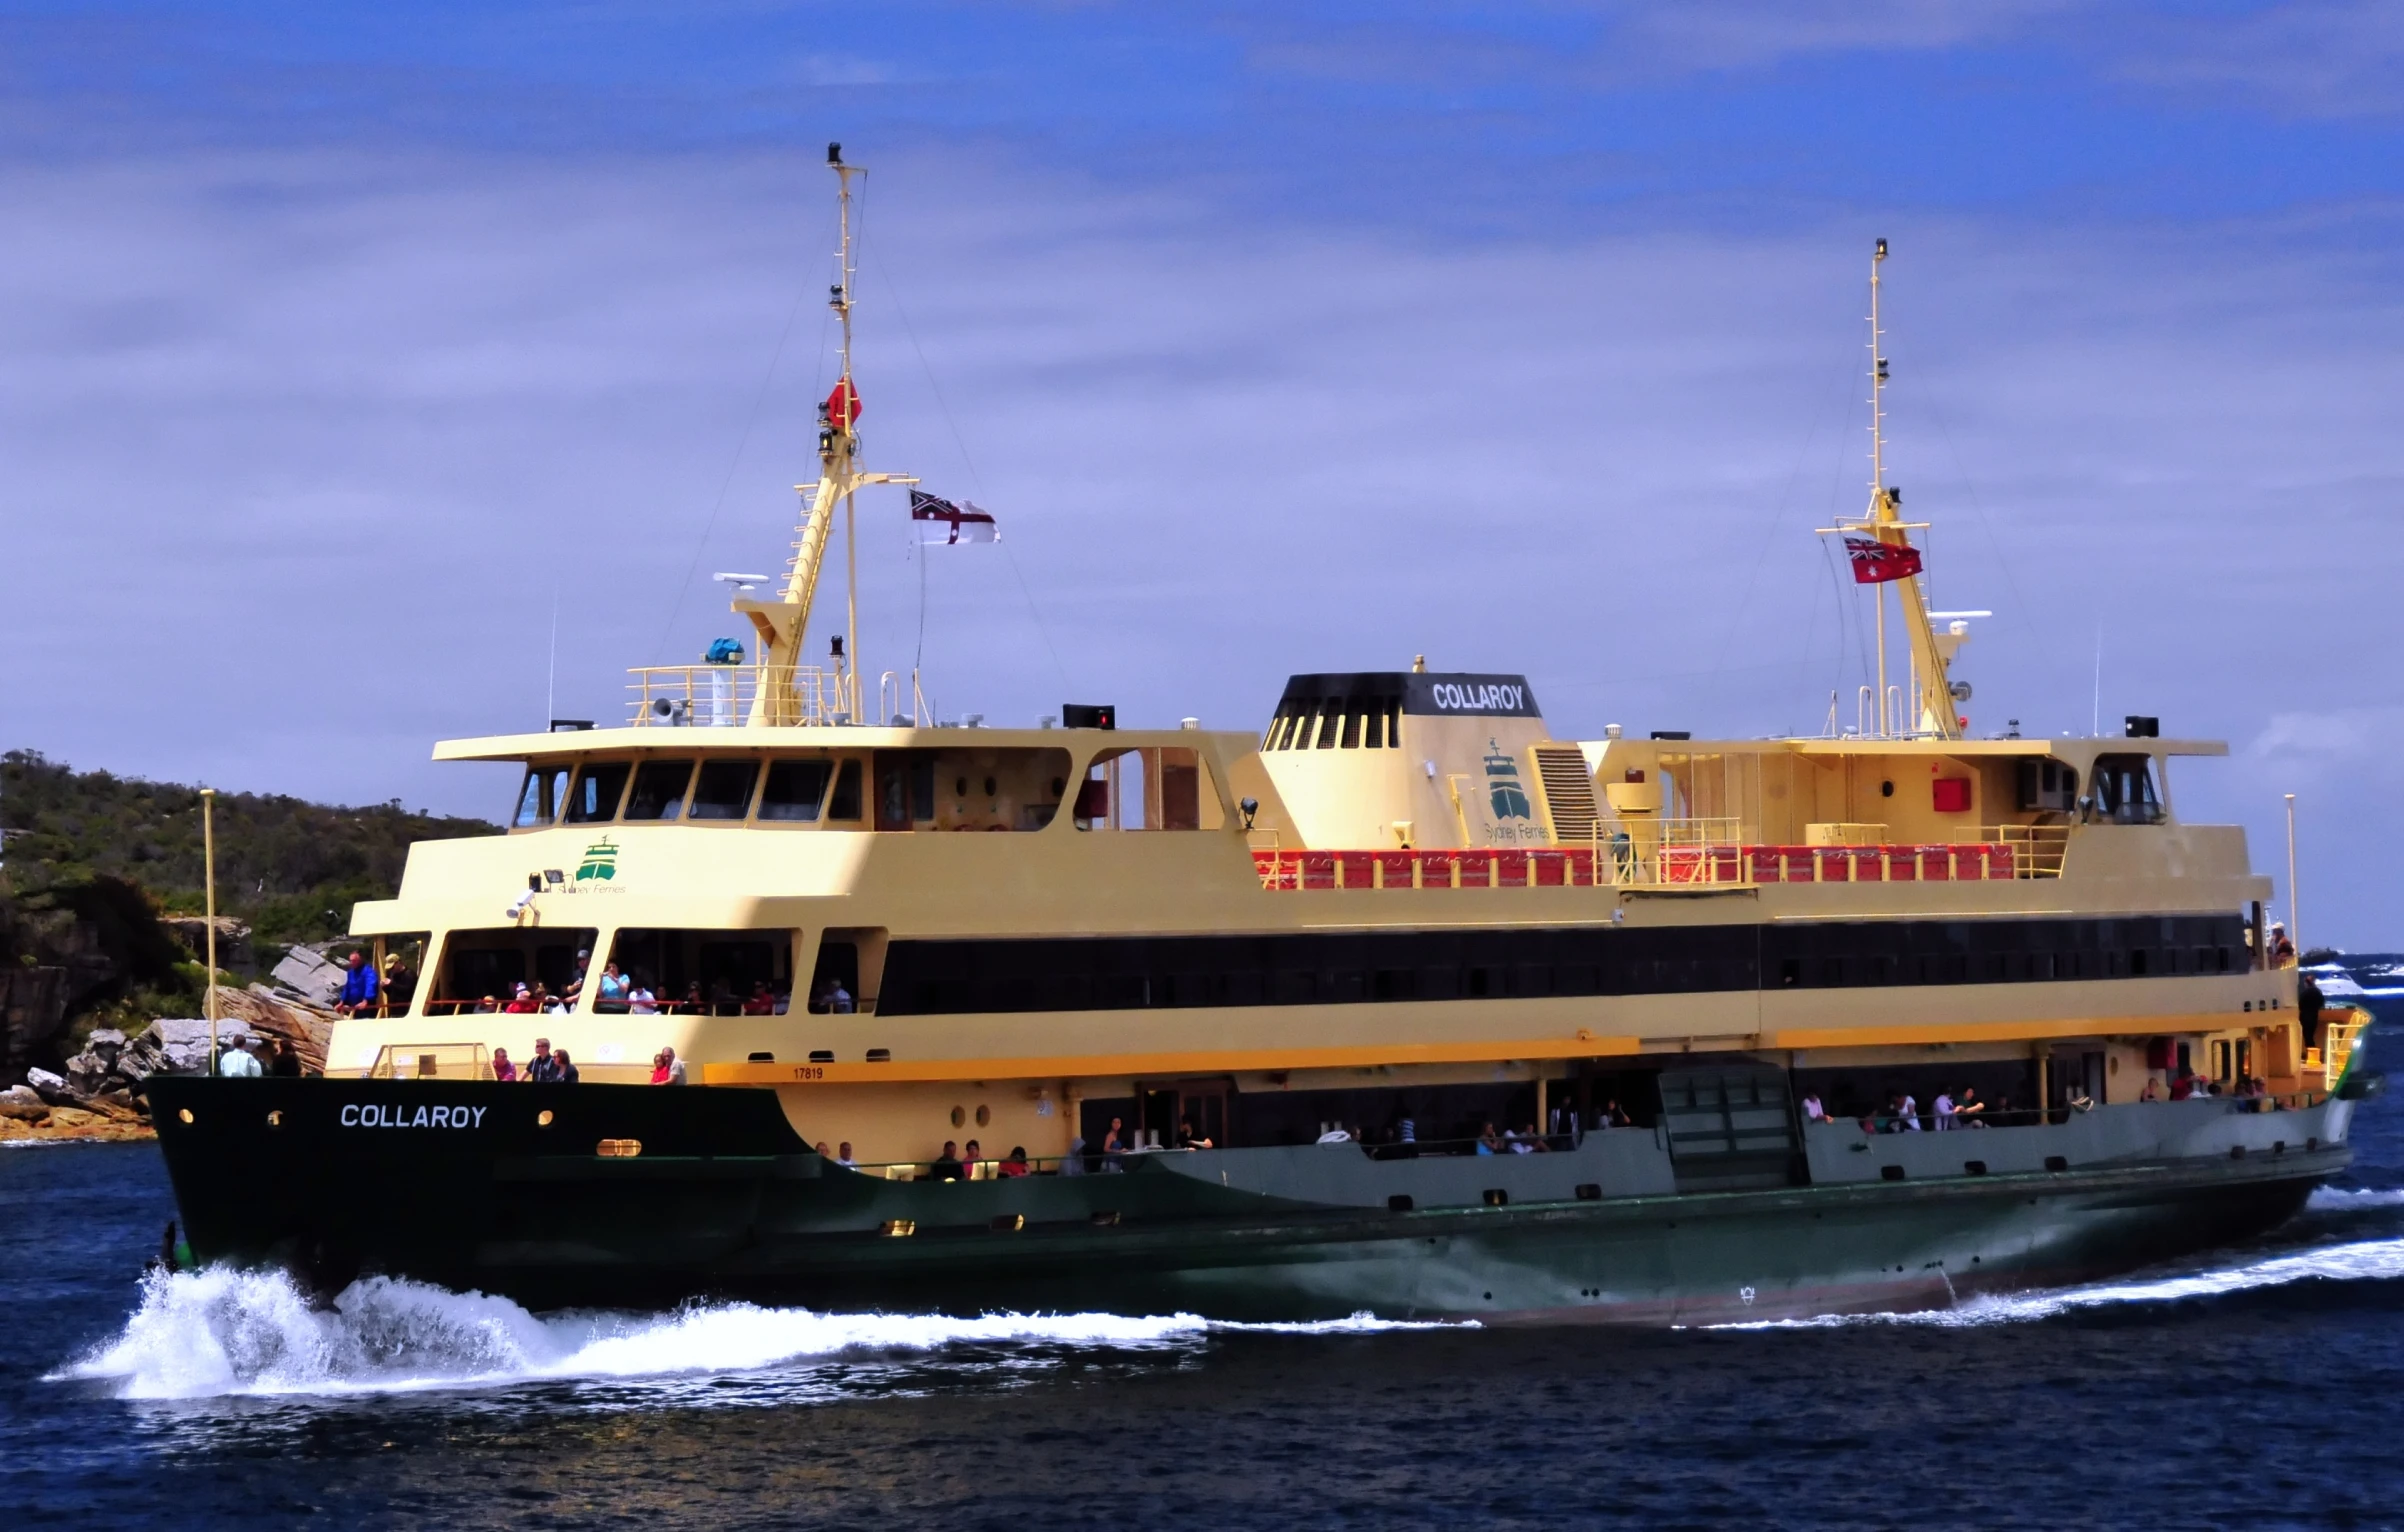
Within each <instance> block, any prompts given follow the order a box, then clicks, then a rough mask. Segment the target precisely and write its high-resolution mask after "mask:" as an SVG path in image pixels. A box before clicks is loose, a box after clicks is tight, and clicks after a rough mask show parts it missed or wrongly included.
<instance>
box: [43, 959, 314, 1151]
mask: <svg viewBox="0 0 2404 1532" xmlns="http://www.w3.org/2000/svg"><path fill="white" fill-rule="evenodd" d="M333 1029H334V1024H333V1017H332V1016H331V1015H329V1014H328V1013H326V1012H324V1011H322V1010H319V1009H318V1008H317V1007H315V1006H313V1005H310V1004H309V1003H307V1002H306V1001H303V1000H300V999H298V998H296V996H295V995H294V994H293V992H291V991H289V990H286V991H281V992H279V991H277V990H272V989H269V988H268V987H267V986H265V985H263V984H253V985H250V986H249V987H248V988H245V989H236V988H234V987H232V986H231V985H219V986H218V987H217V1039H218V1041H219V1043H220V1044H222V1043H224V1042H226V1041H228V1040H234V1041H247V1040H250V1039H254V1038H259V1039H265V1040H267V1041H269V1042H279V1041H280V1042H288V1043H290V1044H292V1047H293V1051H294V1052H296V1053H298V1054H299V1055H300V1059H301V1067H302V1069H303V1070H304V1071H305V1072H307V1073H309V1074H322V1073H324V1072H325V1062H326V1041H327V1039H328V1038H329V1037H330V1036H331V1035H332V1033H333ZM66 1064H67V1067H66V1072H65V1073H64V1074H60V1073H57V1072H56V1071H53V1070H48V1069H38V1068H37V1069H29V1070H26V1071H25V1078H24V1083H22V1084H19V1085H12V1086H10V1087H9V1088H8V1089H6V1090H0V1143H12V1142H28V1141H30V1142H60V1143H70V1142H87V1143H122V1142H128V1141H133V1140H140V1139H147V1138H154V1137H156V1136H157V1134H156V1132H155V1131H154V1130H153V1128H152V1127H151V1123H150V1110H149V1105H148V1102H147V1101H146V1100H145V1098H144V1092H143V1087H144V1085H145V1084H146V1083H147V1082H148V1081H149V1080H150V1078H151V1077H152V1076H153V1075H161V1074H168V1075H195V1074H205V1073H207V1072H208V1069H209V1066H210V1058H209V1023H208V1022H207V1020H206V1019H204V1018H201V1017H191V1016H178V1017H162V1018H160V1019H159V1020H157V1021H154V1022H152V1023H151V1024H150V1025H149V1026H147V1027H145V1028H143V1029H142V1031H141V1032H140V1033H138V1034H136V1035H135V1036H133V1037H130V1038H129V1037H127V1036H126V1035H125V1034H124V1033H123V1032H121V1031H118V1030H116V1029H114V1028H109V1027H103V1028H100V1029H99V1030H97V1031H95V1032H93V1033H92V1035H91V1036H90V1037H89V1038H88V1039H86V1040H85V1043H84V1049H83V1051H82V1052H81V1053H78V1054H76V1055H75V1056H74V1057H73V1058H71V1059H68V1060H67V1061H66Z"/></svg>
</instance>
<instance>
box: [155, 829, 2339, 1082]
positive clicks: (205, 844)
mask: <svg viewBox="0 0 2404 1532" xmlns="http://www.w3.org/2000/svg"><path fill="white" fill-rule="evenodd" d="M2294 801H2295V800H2294V799H2292V798H2291V799H2289V800H2288V802H2289V803H2290V804H2293V803H2294ZM216 806H217V789H215V788H213V787H204V788H202V789H201V790H200V862H201V880H202V882H203V884H204V885H205V886H206V887H207V889H208V893H207V896H206V898H207V908H208V916H209V918H208V936H207V952H208V956H207V959H206V962H207V964H208V976H207V978H206V979H205V980H204V981H203V983H204V986H205V987H204V988H203V989H202V990H201V995H202V1002H201V1014H202V1015H204V1016H206V1017H208V1019H209V1073H211V1074H215V1073H216V1072H217V816H216ZM2292 881H2293V879H2292V875H2291V878H2290V883H2291V885H2292ZM2290 902H2291V903H2292V899H2291V901H2290Z"/></svg>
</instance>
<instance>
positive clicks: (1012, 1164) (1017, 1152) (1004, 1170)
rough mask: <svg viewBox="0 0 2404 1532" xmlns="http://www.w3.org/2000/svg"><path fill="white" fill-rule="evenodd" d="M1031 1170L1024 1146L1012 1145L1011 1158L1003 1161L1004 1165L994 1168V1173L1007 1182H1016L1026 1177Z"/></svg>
mask: <svg viewBox="0 0 2404 1532" xmlns="http://www.w3.org/2000/svg"><path fill="white" fill-rule="evenodd" d="M1030 1168H1031V1167H1030V1166H1029V1165H1028V1164H1027V1151H1026V1149H1025V1148H1024V1147H1023V1146H1022V1145H1018V1144H1012V1145H1011V1146H1010V1158H1008V1159H1006V1160H1004V1161H1002V1163H1000V1164H999V1165H996V1166H994V1167H993V1173H994V1174H995V1175H997V1176H1000V1177H1002V1178H1004V1179H1005V1180H1016V1179H1017V1178H1018V1177H1020V1176H1023V1175H1025V1174H1026V1173H1027V1171H1028V1170H1029V1169H1030Z"/></svg>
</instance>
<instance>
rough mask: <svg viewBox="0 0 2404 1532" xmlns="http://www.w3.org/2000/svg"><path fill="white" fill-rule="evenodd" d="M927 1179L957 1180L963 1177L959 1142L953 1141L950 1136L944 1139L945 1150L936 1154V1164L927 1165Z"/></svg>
mask: <svg viewBox="0 0 2404 1532" xmlns="http://www.w3.org/2000/svg"><path fill="white" fill-rule="evenodd" d="M926 1179H928V1180H930V1181H957V1180H959V1179H961V1174H960V1146H959V1145H958V1144H955V1143H953V1142H952V1141H951V1140H950V1139H948V1138H947V1139H945V1140H944V1141H943V1152H942V1153H941V1154H939V1155H937V1156H935V1163H934V1164H932V1165H929V1166H928V1167H927V1174H926Z"/></svg>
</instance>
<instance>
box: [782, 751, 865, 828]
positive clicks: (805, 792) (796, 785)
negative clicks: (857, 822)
mask: <svg viewBox="0 0 2404 1532" xmlns="http://www.w3.org/2000/svg"><path fill="white" fill-rule="evenodd" d="M834 769H835V763H834V762H832V761H790V760H788V761H771V762H769V763H768V785H767V787H766V788H765V789H763V790H762V791H761V793H760V822H761V823H763V824H768V823H776V824H795V823H808V822H812V821H815V820H816V819H817V818H818V807H819V805H820V804H822V803H824V802H825V801H826V784H827V779H828V778H829V777H831V776H833V775H834ZM843 769H844V770H845V771H847V772H853V773H857V772H858V770H859V763H858V762H856V761H845V762H844V763H843ZM851 817H852V818H854V819H857V818H859V817H860V816H859V811H858V809H857V808H856V807H855V808H854V810H853V811H852V815H851Z"/></svg>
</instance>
